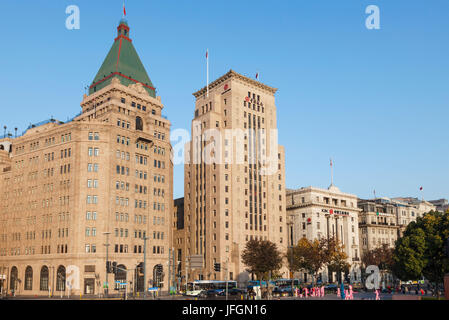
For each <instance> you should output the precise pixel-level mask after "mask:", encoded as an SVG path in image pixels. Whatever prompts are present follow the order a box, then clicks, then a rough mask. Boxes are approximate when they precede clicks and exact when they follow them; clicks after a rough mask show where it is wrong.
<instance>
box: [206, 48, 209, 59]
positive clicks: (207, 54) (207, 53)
mask: <svg viewBox="0 0 449 320" xmlns="http://www.w3.org/2000/svg"><path fill="white" fill-rule="evenodd" d="M208 57H209V50H206V59H207V58H208Z"/></svg>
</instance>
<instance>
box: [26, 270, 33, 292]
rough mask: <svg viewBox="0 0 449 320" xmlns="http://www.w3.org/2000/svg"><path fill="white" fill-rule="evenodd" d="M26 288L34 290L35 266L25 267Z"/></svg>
mask: <svg viewBox="0 0 449 320" xmlns="http://www.w3.org/2000/svg"><path fill="white" fill-rule="evenodd" d="M24 289H25V290H33V268H31V267H30V266H28V267H27V268H26V269H25V288H24Z"/></svg>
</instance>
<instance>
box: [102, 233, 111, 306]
mask: <svg viewBox="0 0 449 320" xmlns="http://www.w3.org/2000/svg"><path fill="white" fill-rule="evenodd" d="M103 234H104V235H106V243H105V244H103V245H104V246H105V247H106V277H105V279H106V288H105V289H106V290H105V296H106V298H108V295H109V282H108V278H109V277H108V275H109V273H108V271H109V270H108V262H109V260H108V259H109V257H108V253H109V235H110V234H111V233H110V232H103Z"/></svg>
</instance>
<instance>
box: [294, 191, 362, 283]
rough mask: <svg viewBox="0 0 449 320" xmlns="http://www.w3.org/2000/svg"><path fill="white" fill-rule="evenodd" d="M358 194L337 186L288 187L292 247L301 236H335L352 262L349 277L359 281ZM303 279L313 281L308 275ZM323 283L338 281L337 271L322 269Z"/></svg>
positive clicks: (312, 237)
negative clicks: (291, 188) (325, 187)
mask: <svg viewBox="0 0 449 320" xmlns="http://www.w3.org/2000/svg"><path fill="white" fill-rule="evenodd" d="M360 211H361V210H360V209H359V208H358V207H357V196H356V195H353V194H348V193H343V192H341V191H340V190H339V189H338V188H337V187H336V186H334V185H331V186H330V187H329V188H328V189H321V188H315V187H307V188H301V189H297V190H290V189H288V190H287V215H288V227H289V229H288V232H289V246H292V245H297V244H298V242H299V240H300V239H301V238H307V239H309V240H311V241H313V240H315V239H321V238H328V239H329V238H332V237H334V238H336V239H337V240H338V241H340V243H342V244H343V246H344V250H345V252H346V254H347V256H348V263H350V264H351V270H350V275H349V276H350V278H351V279H352V281H360V278H361V274H360V249H359V230H358V224H359V220H358V215H359V212H360ZM300 277H301V280H303V281H306V282H307V281H309V282H310V281H311V280H312V279H311V277H310V276H309V277H308V276H307V275H306V274H301V275H300ZM321 279H322V281H323V282H328V281H330V282H332V281H333V280H335V279H336V278H335V276H334V274H332V275H330V274H328V272H327V270H322V272H321Z"/></svg>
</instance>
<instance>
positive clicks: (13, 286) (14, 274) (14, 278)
mask: <svg viewBox="0 0 449 320" xmlns="http://www.w3.org/2000/svg"><path fill="white" fill-rule="evenodd" d="M18 275H19V271H18V270H17V267H12V268H11V277H10V278H9V289H10V290H14V291H16V290H17V282H18V281H19V277H18Z"/></svg>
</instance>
